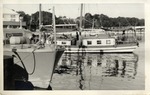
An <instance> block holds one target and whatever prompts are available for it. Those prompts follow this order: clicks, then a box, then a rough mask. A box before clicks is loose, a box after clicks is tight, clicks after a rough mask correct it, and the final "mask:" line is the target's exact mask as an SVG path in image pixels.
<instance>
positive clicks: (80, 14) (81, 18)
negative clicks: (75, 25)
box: [79, 4, 83, 34]
mask: <svg viewBox="0 0 150 95" xmlns="http://www.w3.org/2000/svg"><path fill="white" fill-rule="evenodd" d="M82 13H83V4H81V13H80V30H79V32H81V31H82ZM80 34H81V33H80Z"/></svg>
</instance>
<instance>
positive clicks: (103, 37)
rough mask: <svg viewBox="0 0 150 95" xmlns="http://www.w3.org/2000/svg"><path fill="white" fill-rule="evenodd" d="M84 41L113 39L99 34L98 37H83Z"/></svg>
mask: <svg viewBox="0 0 150 95" xmlns="http://www.w3.org/2000/svg"><path fill="white" fill-rule="evenodd" d="M82 38H83V39H109V38H112V37H109V35H107V34H99V35H96V36H86V37H82Z"/></svg>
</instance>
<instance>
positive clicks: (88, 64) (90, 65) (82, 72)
mask: <svg viewBox="0 0 150 95" xmlns="http://www.w3.org/2000/svg"><path fill="white" fill-rule="evenodd" d="M137 62H138V56H137V55H136V54H133V53H130V54H94V53H75V54H70V53H68V54H67V53H65V54H63V56H62V57H61V59H60V61H59V63H58V66H57V68H56V70H55V73H59V74H72V75H75V76H77V82H78V84H79V86H78V87H79V88H80V89H81V90H83V89H85V85H84V84H85V82H88V85H89V89H90V85H91V83H93V82H91V79H92V78H93V79H94V77H96V78H97V80H96V81H98V78H99V79H102V78H103V77H116V78H126V79H134V78H135V77H136V74H137V67H138V65H137ZM101 81H102V80H101Z"/></svg>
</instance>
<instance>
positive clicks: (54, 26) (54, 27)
mask: <svg viewBox="0 0 150 95" xmlns="http://www.w3.org/2000/svg"><path fill="white" fill-rule="evenodd" d="M53 30H54V43H55V48H56V25H55V7H54V6H53Z"/></svg>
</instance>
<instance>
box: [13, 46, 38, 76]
mask: <svg viewBox="0 0 150 95" xmlns="http://www.w3.org/2000/svg"><path fill="white" fill-rule="evenodd" d="M35 50H36V48H35V49H34V50H33V51H32V53H33V58H34V67H33V71H32V72H31V73H29V72H28V71H27V69H26V67H25V65H24V63H23V60H22V59H21V57H20V56H19V54H18V53H17V51H16V49H13V50H12V52H13V53H14V54H16V55H17V56H18V58H19V60H20V62H21V64H22V66H23V68H24V69H25V71H26V72H27V73H28V74H29V75H32V74H33V73H34V72H35V66H36V60H35V55H34V51H35Z"/></svg>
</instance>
